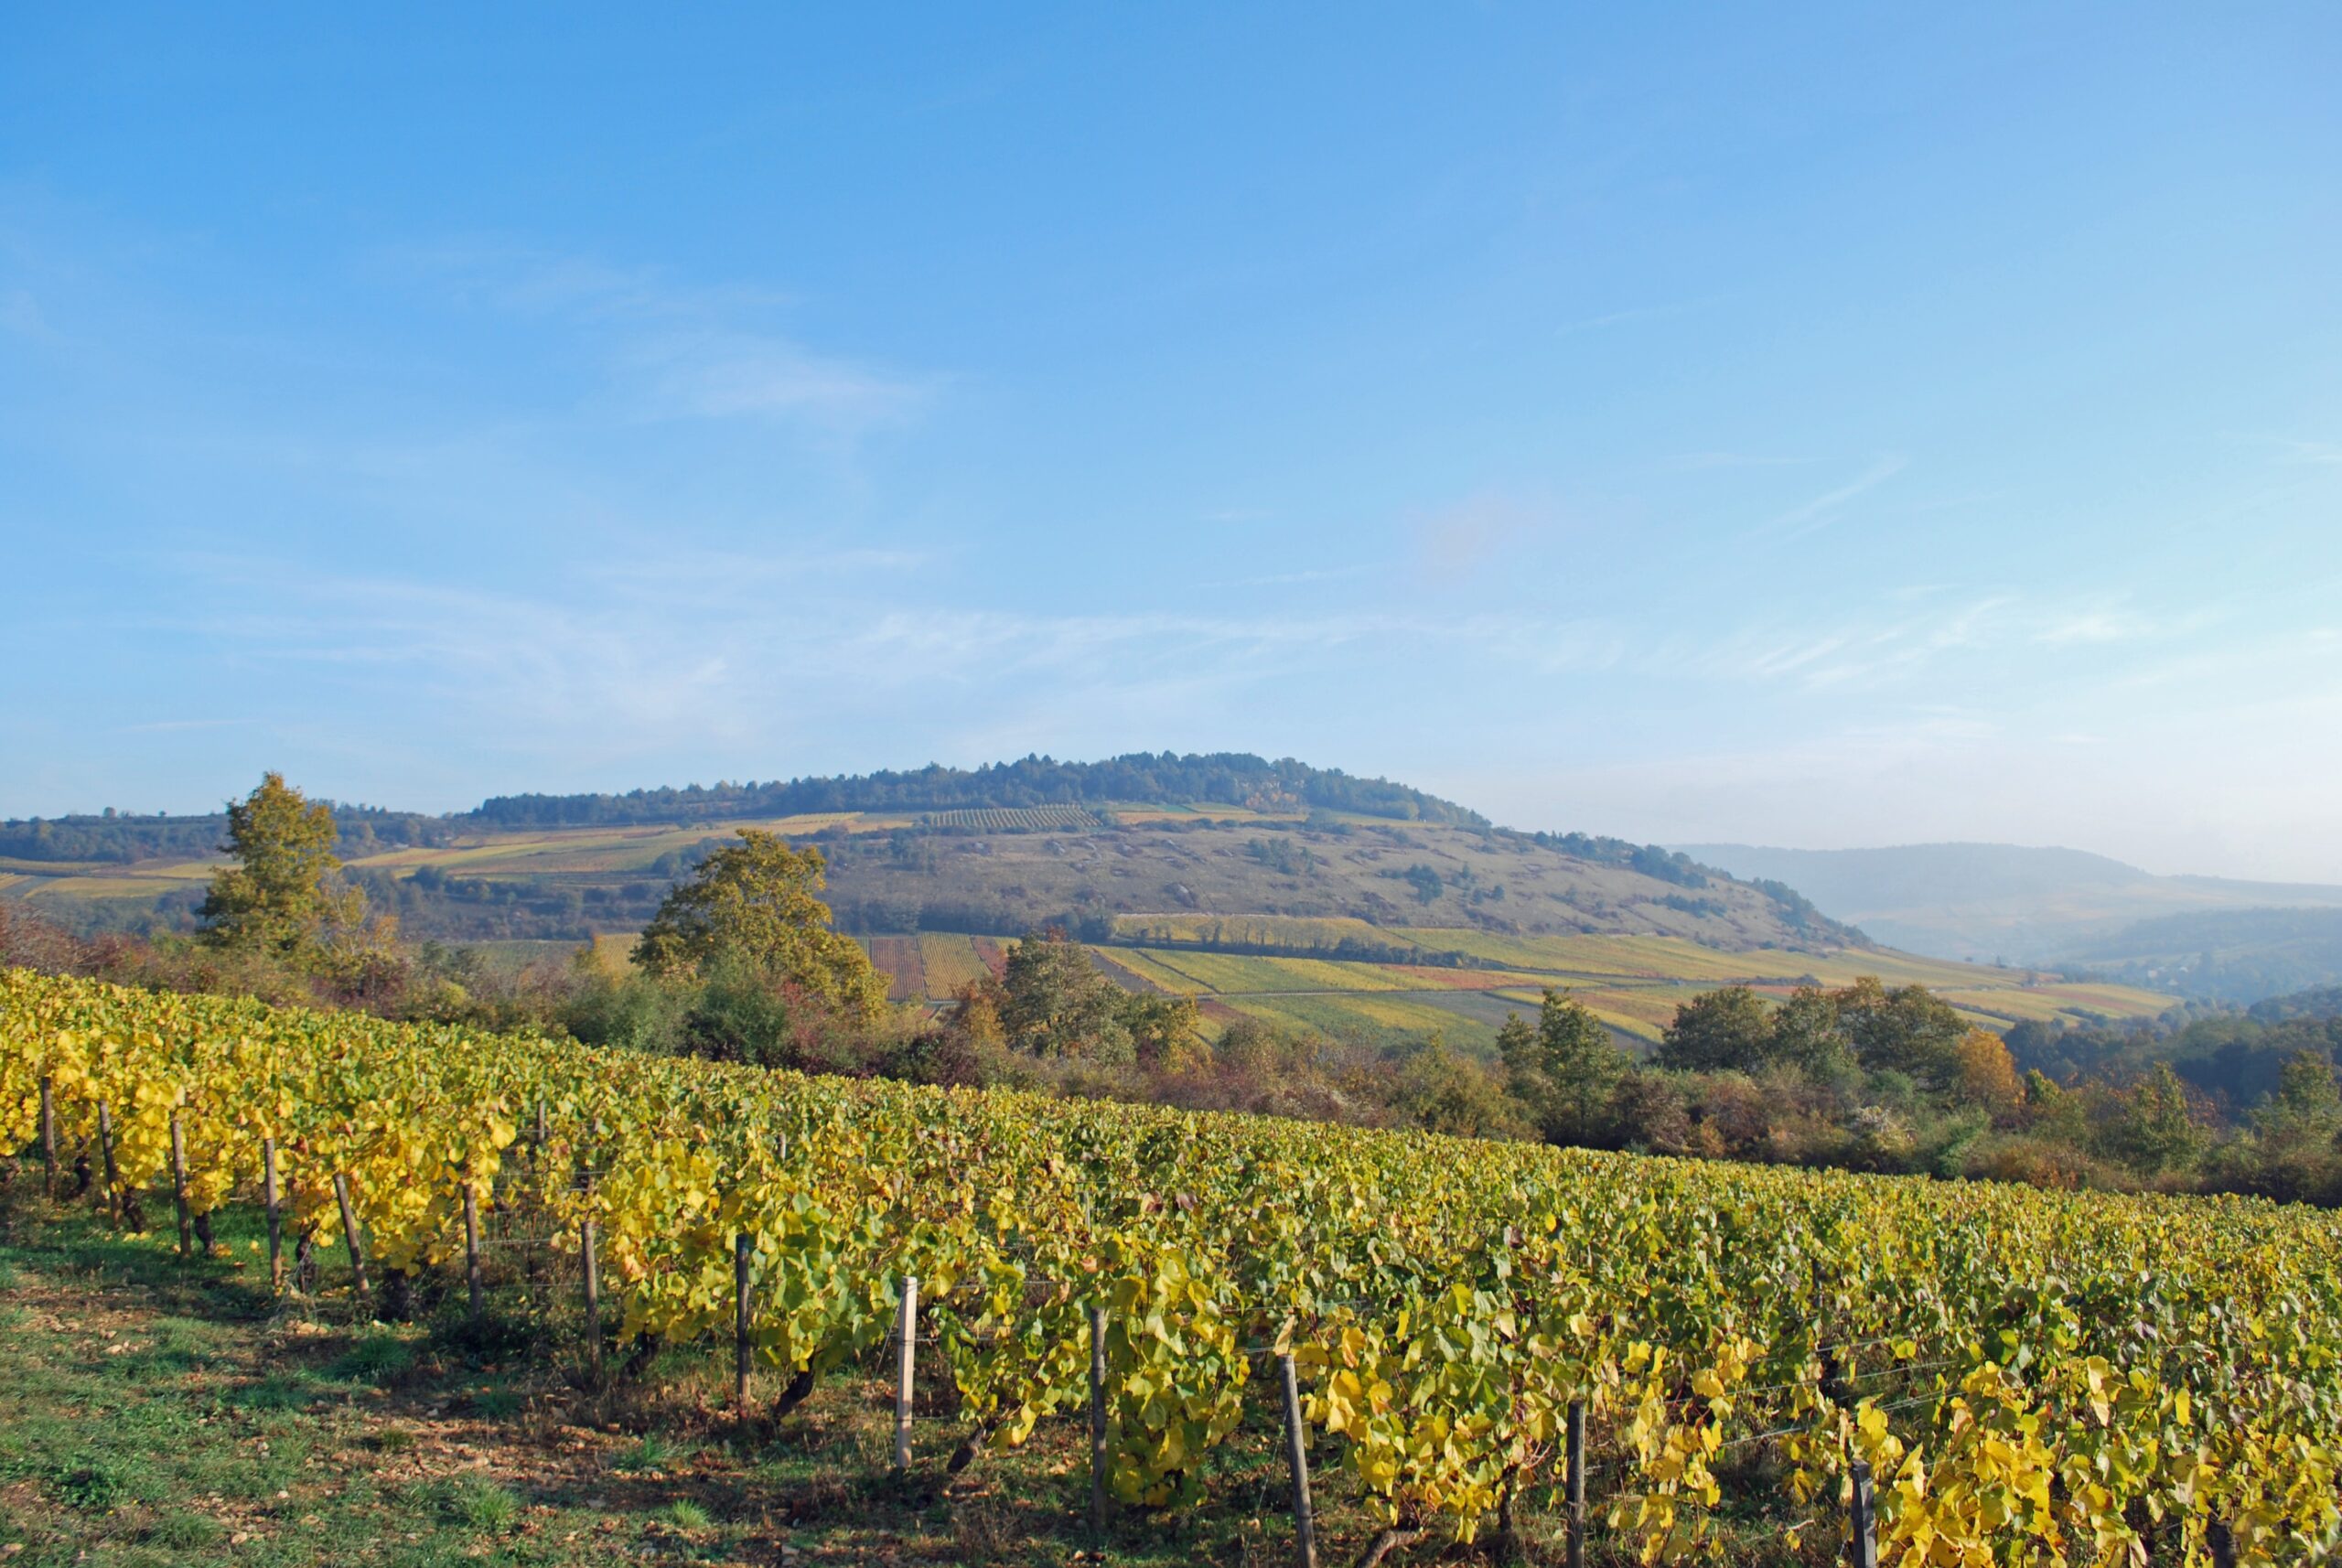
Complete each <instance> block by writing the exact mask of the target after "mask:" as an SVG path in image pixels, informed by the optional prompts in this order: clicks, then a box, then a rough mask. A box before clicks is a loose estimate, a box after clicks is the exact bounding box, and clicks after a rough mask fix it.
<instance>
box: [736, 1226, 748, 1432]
mask: <svg viewBox="0 0 2342 1568" xmlns="http://www.w3.org/2000/svg"><path fill="white" fill-rule="evenodd" d="M752 1245H753V1243H751V1242H750V1241H749V1240H748V1233H747V1231H746V1230H743V1231H741V1232H740V1233H739V1234H738V1235H737V1236H736V1237H734V1238H733V1239H732V1403H733V1405H734V1406H735V1407H736V1409H737V1410H738V1411H739V1412H740V1419H741V1420H743V1421H746V1420H747V1419H748V1255H749V1251H750V1250H751V1247H752Z"/></svg>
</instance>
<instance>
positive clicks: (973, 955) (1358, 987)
mask: <svg viewBox="0 0 2342 1568" xmlns="http://www.w3.org/2000/svg"><path fill="white" fill-rule="evenodd" d="M1132 924H1133V927H1134V928H1135V929H1144V930H1149V931H1160V932H1168V931H1171V930H1175V929H1176V930H1181V931H1185V932H1192V933H1193V934H1194V935H1195V936H1197V937H1203V936H1205V935H1207V934H1209V933H1210V932H1212V931H1214V930H1217V931H1218V932H1219V934H1220V935H1221V936H1222V937H1223V939H1224V940H1252V941H1256V942H1259V943H1261V944H1262V945H1271V944H1273V943H1276V942H1282V941H1288V940H1293V939H1294V938H1295V937H1297V936H1298V935H1299V934H1300V932H1299V931H1298V930H1297V929H1296V927H1297V926H1298V925H1300V924H1302V923H1300V922H1293V921H1280V920H1272V919H1267V918H1262V919H1259V920H1252V921H1234V920H1229V921H1201V920H1195V919H1192V918H1189V919H1179V918H1172V917H1147V918H1142V919H1140V920H1135V921H1133V923H1132ZM1307 924H1310V925H1329V924H1334V923H1333V922H1308V923H1307ZM1239 929H1241V930H1242V931H1244V932H1246V933H1247V934H1246V935H1245V936H1242V937H1239V936H1236V935H1235V934H1234V932H1235V931H1237V930H1239ZM1369 929H1372V928H1369ZM1345 934H1347V933H1345ZM1386 934H1390V935H1403V936H1404V938H1406V939H1407V940H1412V941H1413V942H1414V943H1415V944H1416V945H1417V946H1419V947H1420V948H1422V949H1423V950H1425V951H1434V952H1475V953H1476V954H1477V956H1481V957H1483V958H1485V959H1487V960H1488V961H1495V960H1497V959H1499V958H1502V959H1504V960H1506V961H1509V964H1510V965H1511V967H1508V968H1504V969H1496V968H1488V969H1478V968H1458V967H1450V966H1445V965H1431V964H1407V963H1370V962H1360V961H1349V960H1336V959H1311V958H1271V957H1261V956H1255V955H1251V954H1239V953H1213V952H1198V951H1195V950H1189V949H1182V948H1177V947H1168V946H1160V947H1158V946H1147V947H1123V946H1120V945H1113V946H1098V947H1092V948H1091V949H1090V956H1091V958H1092V959H1093V960H1094V961H1096V963H1097V964H1098V966H1099V968H1100V969H1101V971H1103V972H1105V973H1106V974H1107V975H1108V976H1109V977H1110V978H1112V980H1113V981H1114V982H1115V983H1117V984H1120V985H1122V986H1124V987H1125V988H1127V989H1130V990H1133V991H1150V992H1161V993H1168V994H1171V995H1178V996H1193V997H1195V998H1196V999H1197V1000H1198V1001H1199V1002H1202V1003H1205V1004H1207V1007H1206V1018H1207V1026H1206V1032H1207V1033H1209V1034H1217V1033H1218V1032H1219V1029H1220V1028H1221V1027H1224V1026H1225V1025H1226V1024H1227V1023H1228V1022H1229V1021H1230V1020H1231V1019H1233V1018H1236V1017H1240V1016H1246V1015H1249V1016H1252V1017H1256V1018H1260V1019H1262V1020H1263V1021H1264V1022H1267V1023H1272V1024H1276V1025H1280V1026H1287V1027H1296V1028H1305V1029H1313V1030H1316V1031H1318V1032H1320V1033H1324V1034H1328V1035H1333V1036H1340V1037H1345V1038H1356V1039H1359V1040H1364V1041H1367V1042H1369V1043H1381V1044H1396V1043H1399V1042H1401V1041H1402V1040H1413V1039H1417V1038H1420V1037H1422V1036H1424V1035H1426V1034H1428V1033H1430V1032H1431V1031H1433V1030H1434V1029H1436V1030H1439V1031H1441V1032H1442V1033H1444V1034H1445V1036H1447V1038H1448V1039H1449V1041H1450V1042H1451V1043H1453V1044H1455V1045H1457V1046H1459V1047H1465V1048H1467V1049H1488V1048H1492V1047H1493V1046H1494V1044H1495V1040H1496V1031H1497V1029H1498V1028H1499V1026H1502V1024H1503V1022H1504V1020H1505V1017H1506V1015H1508V1014H1509V1013H1515V1012H1518V1013H1522V1014H1529V1013H1533V1012H1534V1011H1535V1010H1536V1008H1537V1005H1538V1004H1539V1002H1540V1000H1541V999H1542V995H1543V991H1544V988H1545V987H1546V986H1548V985H1551V986H1554V987H1557V988H1567V989H1568V990H1569V991H1570V993H1571V994H1572V995H1574V996H1575V997H1576V998H1577V999H1578V1000H1579V1001H1581V1002H1583V1003H1584V1004H1585V1005H1586V1006H1587V1007H1589V1008H1591V1009H1592V1010H1593V1011H1594V1013H1595V1015H1596V1016H1598V1017H1599V1018H1601V1019H1602V1021H1603V1022H1604V1023H1606V1024H1607V1025H1608V1026H1610V1027H1611V1028H1612V1029H1613V1030H1614V1031H1616V1032H1617V1034H1618V1035H1619V1036H1622V1037H1623V1038H1625V1039H1627V1040H1628V1041H1630V1042H1639V1043H1641V1044H1643V1045H1651V1044H1655V1043H1657V1041H1658V1039H1659V1037H1660V1033H1661V1032H1662V1031H1663V1030H1664V1029H1665V1028H1666V1026H1668V1024H1669V1023H1671V1021H1672V1020H1673V1018H1674V1016H1675V1009H1676V1008H1677V1007H1678V1006H1680V1005H1681V1004H1683V1003H1685V1002H1688V1001H1691V1000H1692V998H1694V997H1696V996H1698V995H1699V994H1700V993H1703V992H1705V991H1709V990H1713V989H1714V987H1716V986H1717V985H1720V984H1735V983H1736V984H1749V985H1754V986H1755V987H1756V989H1758V990H1759V991H1762V992H1764V993H1767V994H1769V995H1774V996H1786V995H1788V994H1789V992H1790V991H1791V990H1792V989H1793V988H1794V987H1795V986H1796V985H1798V984H1799V983H1807V982H1809V981H1812V982H1819V983H1822V984H1825V985H1832V986H1835V985H1844V984H1847V983H1851V982H1852V981H1853V980H1854V979H1855V978H1856V977H1857V976H1859V975H1864V974H1875V975H1877V976H1878V977H1879V978H1880V979H1881V980H1882V981H1884V982H1885V983H1888V984H1890V985H1902V984H1908V983H1915V982H1916V983H1923V984H1926V985H1928V986H1929V987H1930V988H1932V989H1935V990H1938V991H1939V992H1940V993H1942V994H1943V995H1944V996H1945V997H1946V999H1948V1000H1949V1001H1950V1002H1951V1003H1952V1004H1953V1005H1954V1006H1956V1007H1958V1008H1959V1009H1960V1010H1961V1012H1962V1013H1963V1014H1965V1015H1968V1016H1969V1017H1970V1018H1971V1019H1973V1020H1974V1021H1975V1022H1976V1023H1978V1024H1981V1025H1982V1026H1986V1027H1988V1028H2005V1027H2007V1026H2009V1025H2011V1024H2014V1023H2016V1022H2018V1021H2020V1020H2023V1019H2027V1018H2036V1019H2047V1018H2055V1017H2060V1016H2062V1017H2066V1018H2068V1019H2071V1020H2073V1021H2074V1022H2076V1023H2082V1022H2093V1021H2101V1020H2110V1019H2112V1020H2119V1019H2125V1018H2151V1017H2153V1016H2154V1015H2156V1014H2158V1013H2161V1012H2162V1011H2163V1010H2164V1009H2165V1007H2167V1006H2168V1005H2169V1004H2170V999H2169V998H2167V997H2164V996H2160V995H2157V994H2155V993H2152V992H2144V991H2132V990H2128V989H2126V988H2124V987H2122V986H2113V985H2085V984H2068V983H2063V982H2058V981H2055V980H2052V979H2050V978H2048V977H2047V976H2043V975H2039V974H2036V973H2033V972H2028V971H2023V970H1998V969H1985V968H1979V967H1975V966H1971V965H1966V964H1957V963H1945V962H1939V961H1933V960H1926V959H1913V958H1911V957H1910V956H1909V955H1908V954H1904V953H1895V952H1885V951H1874V950H1850V951H1840V952H1830V953H1807V952H1788V951H1778V950H1756V951H1751V952H1745V953H1717V952H1712V951H1709V950H1705V949H1703V948H1698V947H1694V946H1692V944H1690V943H1687V942H1678V941H1672V940H1668V939H1665V938H1633V937H1628V938H1617V937H1556V938H1546V939H1531V940H1518V939H1504V938H1491V937H1488V935H1487V934H1486V933H1483V932H1477V931H1468V930H1460V929H1445V928H1438V927H1417V928H1411V929H1409V930H1407V931H1406V932H1404V933H1396V932H1393V933H1386ZM1336 940H1338V938H1337V939H1336ZM865 945H866V946H868V948H869V950H870V952H871V956H872V959H873V961H875V962H876V963H877V965H878V967H880V968H881V969H887V970H888V972H889V973H890V974H892V975H893V977H894V991H893V994H894V996H895V997H896V999H897V1000H898V1001H911V1000H918V999H919V997H918V996H917V995H915V994H914V993H915V992H916V991H917V990H918V989H919V987H920V986H922V985H923V987H924V993H925V995H924V999H925V1000H926V1001H928V1002H929V1003H933V1004H941V1003H943V1002H946V1001H948V1000H950V998H951V995H952V993H954V992H955V991H956V990H957V989H958V988H959V987H960V986H961V985H962V984H964V983H966V982H968V981H969V980H972V979H974V978H976V976H977V975H978V974H979V973H981V972H985V971H990V972H994V973H997V972H998V969H999V964H1000V961H1001V959H1002V956H1003V954H1004V944H1003V943H1002V942H1001V941H1000V940H998V939H995V938H988V937H965V936H955V935H951V934H948V933H943V932H936V931H929V932H926V933H923V934H922V935H920V936H919V937H917V938H910V937H874V938H870V939H867V940H866V944H865ZM1295 945H1298V944H1297V943H1296V944H1295ZM890 963H892V964H896V965H899V966H900V967H899V968H890V967H889V965H890ZM913 973H916V974H918V975H919V976H920V977H921V978H920V980H919V981H916V982H914V981H912V980H910V979H909V978H908V977H909V976H910V975H912V974H913Z"/></svg>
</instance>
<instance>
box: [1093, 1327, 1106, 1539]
mask: <svg viewBox="0 0 2342 1568" xmlns="http://www.w3.org/2000/svg"><path fill="white" fill-rule="evenodd" d="M1090 1534H1091V1535H1092V1536H1094V1537H1096V1538H1097V1540H1098V1541H1101V1542H1103V1541H1104V1540H1105V1539H1106V1309H1105V1308H1104V1307H1102V1306H1099V1305H1095V1304H1094V1303H1093V1304H1092V1305H1091V1306H1090Z"/></svg>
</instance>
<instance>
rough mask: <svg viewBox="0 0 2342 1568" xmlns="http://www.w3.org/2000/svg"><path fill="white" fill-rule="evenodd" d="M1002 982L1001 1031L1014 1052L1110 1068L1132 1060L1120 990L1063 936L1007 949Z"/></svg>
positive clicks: (1040, 934) (1052, 934) (1055, 933)
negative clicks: (1094, 1063)
mask: <svg viewBox="0 0 2342 1568" xmlns="http://www.w3.org/2000/svg"><path fill="white" fill-rule="evenodd" d="M1123 1000H1124V998H1123V990H1122V988H1121V987H1120V986H1118V985H1116V984H1115V983H1113V982H1112V981H1111V980H1108V979H1107V978H1106V977H1105V976H1104V975H1102V974H1101V973H1099V972H1098V966H1097V965H1096V964H1094V963H1091V962H1090V953H1089V950H1087V949H1085V948H1084V947H1082V945H1081V944H1080V942H1077V941H1075V940H1072V939H1071V938H1070V937H1068V936H1067V935H1066V934H1065V932H1063V931H1061V930H1057V929H1049V930H1046V931H1033V932H1028V933H1026V936H1025V937H1024V939H1023V940H1020V941H1019V942H1018V943H1017V944H1016V945H1015V947H1014V948H1012V949H1010V950H1009V954H1008V962H1007V964H1006V966H1005V968H1004V972H1003V973H1002V975H1001V1002H1000V1022H1001V1027H1002V1028H1003V1029H1004V1030H1005V1031H1006V1032H1007V1035H1008V1043H1009V1044H1010V1045H1011V1046H1013V1047H1015V1048H1016V1049H1018V1050H1020V1051H1025V1052H1026V1053H1028V1054H1030V1055H1033V1056H1037V1057H1069V1058H1080V1059H1083V1060H1090V1061H1098V1062H1105V1063H1111V1064H1125V1063H1128V1062H1130V1061H1132V1060H1133V1059H1134V1058H1135V1057H1136V1055H1137V1051H1136V1047H1134V1046H1133V1042H1132V1039H1131V1031H1130V1026H1129V1025H1128V1024H1127V1023H1126V1022H1125V1021H1124V1019H1123Z"/></svg>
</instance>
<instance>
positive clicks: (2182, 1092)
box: [2105, 1062, 2204, 1176]
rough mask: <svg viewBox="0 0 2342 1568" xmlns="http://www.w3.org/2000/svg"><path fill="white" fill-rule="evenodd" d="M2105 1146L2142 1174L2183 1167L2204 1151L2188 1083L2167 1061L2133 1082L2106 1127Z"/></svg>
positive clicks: (2108, 1150) (2182, 1168)
mask: <svg viewBox="0 0 2342 1568" xmlns="http://www.w3.org/2000/svg"><path fill="white" fill-rule="evenodd" d="M2105 1142H2106V1146H2107V1152H2108V1153H2109V1154H2111V1155H2113V1156H2114V1157H2115V1158H2116V1159H2118V1160H2121V1161H2122V1163H2123V1164H2124V1165H2129V1166H2130V1167H2131V1168H2132V1169H2133V1170H2134V1171H2137V1172H2139V1173H2141V1174H2142V1175H2144V1176H2160V1175H2162V1174H2163V1173H2165V1171H2175V1170H2185V1169H2186V1168H2187V1167H2188V1166H2190V1165H2194V1164H2195V1163H2196V1160H2197V1156H2198V1155H2201V1154H2202V1153H2203V1151H2204V1129H2203V1128H2202V1127H2200V1126H2198V1125H2197V1122H2196V1116H2195V1112H2194V1109H2193V1107H2191V1106H2190V1105H2189V1104H2188V1102H2187V1086H2186V1084H2184V1083H2182V1082H2180V1080H2179V1075H2178V1074H2177V1073H2175V1072H2174V1071H2172V1070H2171V1064H2170V1063H2169V1062H2157V1063H2155V1065H2154V1069H2153V1070H2151V1071H2149V1072H2148V1073H2147V1074H2146V1075H2145V1076H2143V1078H2141V1079H2139V1080H2138V1081H2137V1082H2136V1083H2134V1084H2133V1085H2132V1086H2131V1088H2130V1090H2129V1091H2128V1092H2127V1093H2125V1094H2124V1095H2123V1096H2122V1112H2121V1114H2120V1115H2119V1116H2118V1117H2117V1118H2116V1120H2115V1122H2114V1124H2113V1125H2112V1126H2111V1127H2109V1128H2108V1129H2107V1130H2106V1133H2105Z"/></svg>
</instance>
